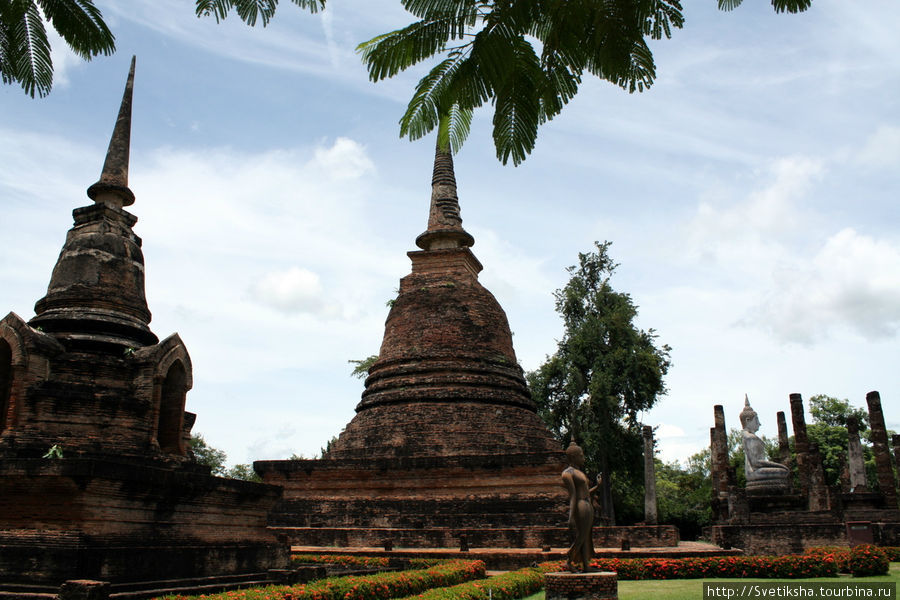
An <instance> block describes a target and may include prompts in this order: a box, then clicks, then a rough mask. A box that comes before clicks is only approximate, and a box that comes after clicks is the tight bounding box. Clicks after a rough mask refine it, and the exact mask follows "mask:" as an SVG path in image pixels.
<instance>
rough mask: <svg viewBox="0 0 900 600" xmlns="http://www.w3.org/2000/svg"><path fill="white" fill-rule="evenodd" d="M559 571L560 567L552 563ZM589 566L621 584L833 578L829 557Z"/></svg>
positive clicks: (624, 561)
mask: <svg viewBox="0 0 900 600" xmlns="http://www.w3.org/2000/svg"><path fill="white" fill-rule="evenodd" d="M554 564H555V565H556V567H557V568H558V569H560V570H562V569H563V568H564V567H563V563H554ZM591 566H593V567H594V568H596V569H598V570H600V571H615V572H616V573H618V578H619V579H621V580H625V579H630V580H635V579H700V578H715V577H756V578H760V579H775V578H777V579H800V578H807V577H835V576H837V574H838V569H837V563H836V560H835V559H834V558H833V557H828V558H823V557H819V556H811V555H805V556H796V555H794V556H715V557H708V558H603V559H594V560H593V561H592V562H591Z"/></svg>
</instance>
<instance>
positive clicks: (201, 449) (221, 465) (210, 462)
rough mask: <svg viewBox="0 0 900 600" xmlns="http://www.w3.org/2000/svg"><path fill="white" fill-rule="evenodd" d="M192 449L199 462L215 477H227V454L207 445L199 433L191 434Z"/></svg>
mask: <svg viewBox="0 0 900 600" xmlns="http://www.w3.org/2000/svg"><path fill="white" fill-rule="evenodd" d="M190 449H191V452H193V453H194V458H195V459H196V460H197V462H198V463H200V464H201V465H206V466H207V467H209V468H210V472H211V473H212V474H213V475H219V476H223V475H225V460H226V459H227V456H226V455H225V452H223V451H222V450H218V449H216V448H213V447H212V446H210V445H209V444H207V443H206V440H204V439H203V436H202V435H200V434H199V433H193V434H191V442H190Z"/></svg>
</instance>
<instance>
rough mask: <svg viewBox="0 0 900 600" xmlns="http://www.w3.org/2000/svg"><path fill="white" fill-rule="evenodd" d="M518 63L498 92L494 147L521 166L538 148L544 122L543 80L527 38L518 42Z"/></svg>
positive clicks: (500, 156)
mask: <svg viewBox="0 0 900 600" xmlns="http://www.w3.org/2000/svg"><path fill="white" fill-rule="evenodd" d="M514 57H515V58H514V62H513V64H512V65H510V66H511V68H510V72H509V76H508V77H507V78H506V81H505V84H504V86H503V87H501V88H499V89H498V90H496V97H495V106H494V131H493V136H494V147H495V149H496V151H497V158H498V159H499V160H500V161H501V162H502V163H503V164H506V163H507V162H508V161H509V159H510V157H512V160H513V164H514V165H518V164H520V163H521V162H522V161H524V160H525V158H526V157H527V156H528V154H530V153H531V151H532V150H533V149H534V144H535V141H536V140H537V129H538V125H539V124H540V121H541V101H540V96H539V91H538V90H539V88H540V84H539V81H540V80H541V78H542V77H543V72H542V71H541V66H540V61H539V60H538V57H537V55H536V54H535V53H534V48H533V47H532V46H531V44H530V43H528V42H527V41H526V40H525V39H524V38H520V39H518V40H516V42H515V46H514Z"/></svg>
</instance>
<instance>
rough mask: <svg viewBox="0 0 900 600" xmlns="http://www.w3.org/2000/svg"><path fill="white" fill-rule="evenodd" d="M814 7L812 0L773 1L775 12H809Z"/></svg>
mask: <svg viewBox="0 0 900 600" xmlns="http://www.w3.org/2000/svg"><path fill="white" fill-rule="evenodd" d="M811 5H812V0H772V6H773V7H774V8H775V12H777V13H783V12H789V13H799V12H803V11H805V10H807V9H808V8H809V7H810V6H811Z"/></svg>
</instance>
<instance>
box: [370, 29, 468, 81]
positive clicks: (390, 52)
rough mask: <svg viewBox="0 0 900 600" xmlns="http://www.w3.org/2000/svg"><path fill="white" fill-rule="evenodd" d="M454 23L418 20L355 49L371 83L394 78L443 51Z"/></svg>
mask: <svg viewBox="0 0 900 600" xmlns="http://www.w3.org/2000/svg"><path fill="white" fill-rule="evenodd" d="M452 26H453V24H452V23H451V21H450V19H437V20H431V21H417V22H415V23H411V24H410V25H407V26H406V27H404V28H403V29H398V30H396V31H391V32H390V33H385V34H383V35H379V36H378V37H375V38H372V39H371V40H369V41H367V42H363V43H362V44H360V45H359V46H357V47H356V51H357V52H359V53H360V54H361V55H362V59H363V62H365V63H366V67H367V68H368V70H369V78H370V79H371V80H372V81H380V80H382V79H385V78H387V77H393V76H394V75H396V74H397V73H399V72H401V71H403V70H405V69H408V68H409V67H411V66H413V65H415V64H416V63H418V62H420V61H422V60H424V59H426V58H430V57H432V56H434V55H435V54H438V53H440V52H443V50H444V48H445V47H446V44H447V40H448V39H449V38H450V33H451V29H452Z"/></svg>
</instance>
